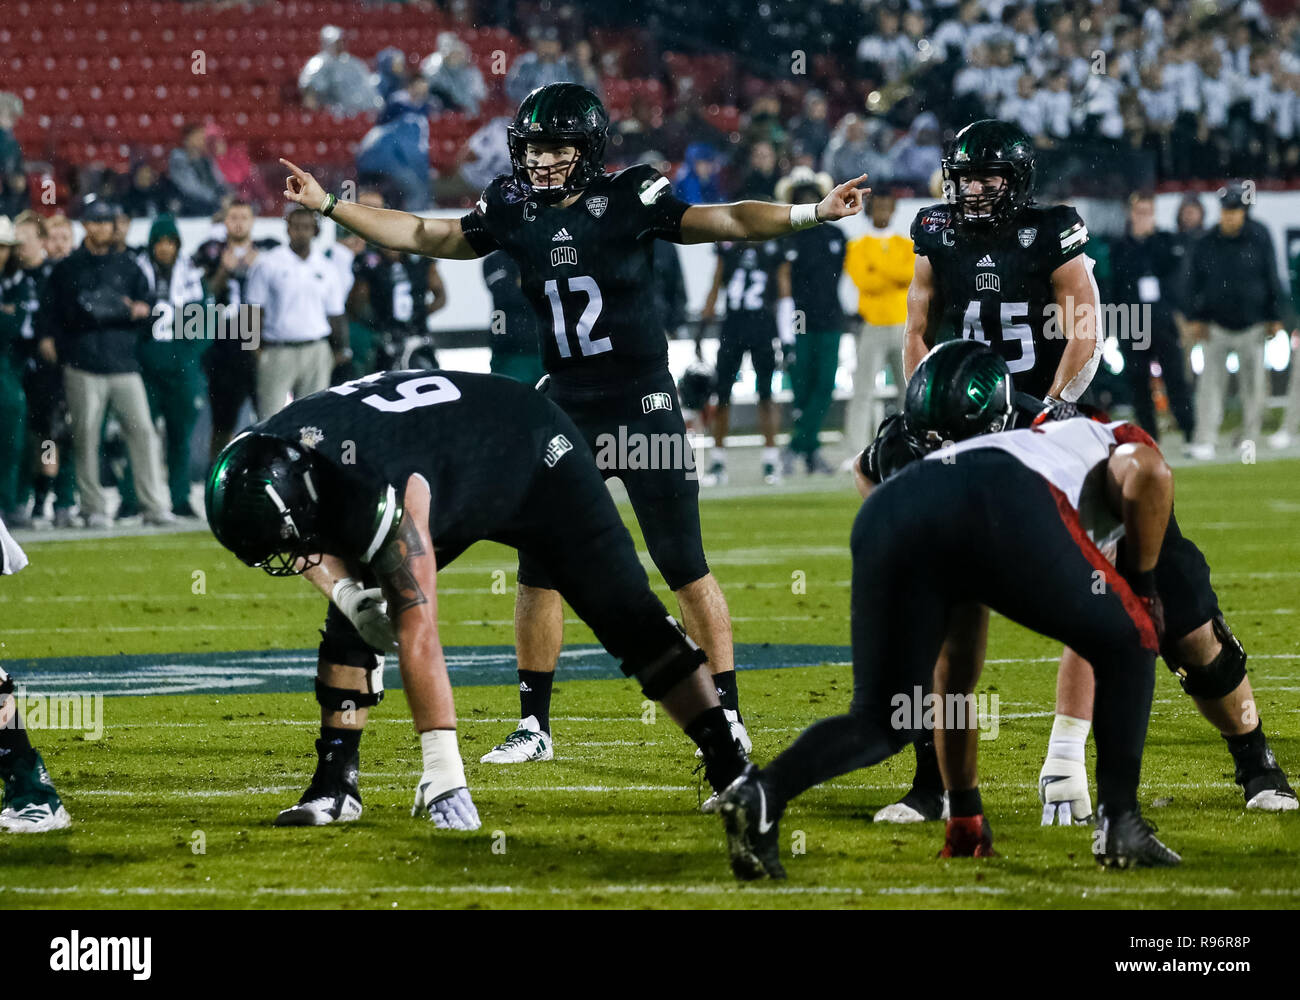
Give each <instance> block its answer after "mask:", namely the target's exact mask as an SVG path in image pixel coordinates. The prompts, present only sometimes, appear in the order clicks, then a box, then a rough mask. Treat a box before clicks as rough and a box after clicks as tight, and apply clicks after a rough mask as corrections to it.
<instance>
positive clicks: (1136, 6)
mask: <svg viewBox="0 0 1300 1000" xmlns="http://www.w3.org/2000/svg"><path fill="white" fill-rule="evenodd" d="M186 6H187V8H195V7H201V6H202V5H201V4H189V5H186ZM413 6H414V7H423V8H428V9H436V8H433V6H432V5H431V4H427V3H425V4H415V5H413ZM622 6H623V5H601V4H595V3H586V2H575V0H570V2H562V3H559V4H547V5H541V6H535V5H530V4H522V5H518V7H517V8H516V7H515V6H514V5H507V9H505V10H503V9H502V5H500V4H497V3H493V2H489V0H478V2H475V0H455V2H454V3H451V4H449V5H448V10H449V13H450V15H452V16H453V17H454V18H456V19H457V20H456V21H455V22H453V23H455V24H468V25H478V24H479V23H480V21H482V22H483V23H492V24H496V25H498V26H504V27H505V28H508V29H509V30H510V31H511V32H513V33H514V34H513V35H511V36H509V37H513V38H518V39H523V40H524V41H523V42H522V43H520V44H518V47H517V49H516V50H515V51H513V52H512V53H511V54H510V56H509V58H508V59H507V58H505V55H506V53H505V51H504V50H498V49H494V50H486V49H484V47H483V46H482V44H480V45H479V48H478V49H477V50H475V49H472V48H471V46H470V45H469V44H468V43H467V42H466V40H465V37H463V36H467V35H468V34H470V33H472V32H473V31H475V30H477V29H475V28H465V29H460V30H455V29H452V28H441V29H439V30H430V31H429V33H428V48H427V50H426V51H423V52H411V51H410V50H409V46H408V47H407V48H406V49H405V50H404V49H403V48H401V47H397V46H393V45H389V46H388V47H385V48H383V49H382V50H381V51H379V52H378V54H377V55H376V56H374V57H373V58H369V59H362V58H361V57H359V56H356V55H354V54H352V52H351V51H350V47H351V46H353V45H355V44H357V43H358V41H359V40H360V39H362V38H364V35H365V28H364V21H362V26H361V27H352V28H348V29H346V30H345V29H343V28H340V27H338V26H336V25H326V26H325V27H323V28H322V29H321V30H320V47H319V51H318V52H317V53H316V54H315V55H313V56H311V57H310V59H308V60H307V61H306V63H305V65H302V66H301V67H299V72H298V73H297V93H296V96H295V98H294V99H295V100H296V101H297V102H298V103H299V104H300V107H301V108H302V109H303V111H304V112H313V111H316V112H322V113H328V114H330V115H334V116H338V117H339V118H341V119H347V120H356V121H358V122H361V123H363V124H362V127H363V128H364V127H365V123H369V125H370V128H369V131H368V132H365V134H364V136H362V135H361V133H360V132H356V133H355V136H356V140H355V141H353V142H351V143H350V145H349V146H348V148H349V149H350V151H351V156H352V162H351V163H350V164H347V165H344V164H337V166H338V168H339V169H340V170H342V171H344V172H350V173H351V174H354V175H355V174H360V175H361V181H362V183H373V184H377V185H378V186H380V187H382V188H383V189H384V190H385V193H386V194H387V196H388V198H389V200H390V201H391V202H392V203H394V204H396V205H400V206H402V207H406V208H410V209H415V210H419V209H423V208H428V207H434V206H460V205H464V204H466V203H467V202H468V201H471V200H472V198H473V197H474V196H475V195H476V194H477V192H476V191H474V190H473V187H474V186H475V185H476V184H477V183H478V181H479V180H480V179H481V177H482V176H483V175H485V174H486V172H487V171H486V169H482V168H476V166H475V165H476V164H480V163H482V164H484V165H490V166H491V167H492V168H494V169H496V168H499V167H500V166H501V162H500V158H499V156H496V155H494V154H496V153H498V152H499V150H498V149H496V148H484V147H494V146H499V145H500V143H499V142H498V143H495V144H494V143H492V142H490V141H488V140H487V139H485V138H482V137H480V136H479V135H477V134H476V130H477V129H485V128H491V129H495V128H496V123H497V121H498V120H499V119H500V118H501V117H502V116H503V115H508V114H509V113H510V111H511V110H512V109H513V107H514V106H515V105H516V104H517V103H518V102H519V100H521V99H522V97H523V96H524V95H525V94H526V93H527V92H528V91H529V90H531V89H532V88H534V87H537V86H540V85H542V84H545V83H550V82H555V81H577V82H581V83H583V84H585V85H587V86H589V87H591V88H592V89H593V90H595V91H596V92H597V93H600V94H601V95H602V96H603V97H605V98H606V100H607V101H608V102H609V103H610V106H611V110H612V112H613V119H614V125H613V132H612V135H611V141H610V146H609V157H610V160H611V165H613V166H620V165H626V164H630V163H636V162H653V163H656V164H663V165H666V167H667V168H668V169H669V170H670V171H671V172H672V173H673V175H674V176H675V179H676V181H677V184H678V190H679V192H685V193H691V194H692V195H693V196H696V197H699V198H704V197H708V198H734V197H740V196H742V195H743V196H747V197H755V196H756V197H769V198H770V197H771V196H772V188H771V185H772V183H774V182H775V177H776V176H778V175H780V174H781V173H783V172H785V171H787V170H789V169H792V168H793V167H796V166H808V167H811V168H814V169H818V170H824V171H827V172H829V173H830V174H831V175H832V176H833V177H835V178H837V179H843V178H846V177H849V176H854V175H857V174H859V173H863V172H866V173H867V174H869V175H870V176H871V177H873V178H874V179H876V180H878V181H881V180H883V181H888V182H890V183H891V184H892V185H893V186H895V187H896V188H898V189H901V190H905V191H908V192H912V193H924V192H926V191H928V190H929V189H930V187H931V183H932V180H933V177H934V172H935V170H936V169H937V168H938V165H939V157H940V152H941V149H942V144H943V141H944V139H945V138H946V137H948V136H951V134H952V133H953V132H954V131H955V130H956V129H957V128H959V127H960V126H961V125H963V124H965V123H966V122H968V121H971V120H974V119H976V118H980V117H1001V118H1005V119H1010V120H1013V121H1015V122H1017V123H1018V124H1020V125H1021V126H1022V127H1023V128H1024V129H1025V130H1026V131H1027V132H1028V133H1029V134H1030V135H1032V136H1033V137H1034V139H1035V141H1036V143H1037V144H1038V146H1039V147H1040V149H1041V150H1042V151H1043V153H1044V156H1045V158H1046V159H1045V162H1048V163H1051V164H1053V165H1054V168H1053V169H1052V171H1051V173H1052V175H1053V176H1054V177H1055V178H1057V179H1058V180H1057V183H1058V186H1059V187H1060V188H1061V190H1060V191H1056V192H1052V194H1054V195H1058V196H1059V195H1062V194H1066V193H1070V192H1071V191H1072V192H1073V193H1090V192H1089V191H1088V190H1087V188H1088V187H1089V185H1090V184H1091V185H1092V186H1094V187H1100V188H1101V189H1103V190H1104V189H1106V188H1108V187H1109V188H1113V186H1114V180H1115V175H1116V174H1117V173H1119V174H1120V175H1122V181H1123V186H1125V187H1128V188H1130V189H1132V188H1136V187H1156V186H1159V185H1161V184H1166V183H1169V184H1178V183H1186V182H1196V181H1202V182H1205V184H1204V186H1206V187H1213V186H1216V185H1217V182H1218V181H1220V180H1222V179H1224V178H1227V177H1230V176H1245V177H1251V178H1255V179H1257V180H1261V181H1265V180H1268V179H1275V180H1278V181H1281V182H1286V181H1295V180H1296V179H1297V178H1300V123H1298V119H1300V12H1297V2H1296V0H1236V2H1229V3H1221V4H1214V5H1211V4H1203V3H1198V2H1195V0H1156V2H1153V3H1138V2H1136V0H1043V2H1038V3H1017V2H1012V0H952V2H945V0H936V2H927V3H921V2H919V0H910V2H903V3H899V4H897V5H894V4H891V3H877V2H874V0H873V2H870V3H868V2H865V0H863V2H853V0H801V2H799V3H794V2H789V0H769V2H766V3H764V4H761V5H750V4H739V3H737V2H734V0H727V2H723V3H720V4H717V5H710V6H709V8H708V9H707V10H697V9H694V6H693V5H691V6H688V5H686V4H684V3H681V2H678V0H645V2H644V3H640V4H638V5H636V12H635V13H636V20H635V21H633V20H632V19H631V17H632V15H631V13H630V8H628V9H621V8H622ZM751 8H752V9H751ZM494 30H495V29H494ZM678 50H680V51H678ZM17 82H19V83H20V82H21V80H18V81H17ZM236 82H237V81H236ZM15 89H16V90H17V91H18V95H15V94H6V95H3V96H2V97H0V209H3V210H5V211H6V212H7V213H8V214H9V215H10V216H11V217H12V216H13V215H15V214H17V212H18V211H21V210H22V209H23V208H27V207H37V208H39V205H34V204H33V202H34V192H33V191H32V190H31V187H30V177H29V176H28V175H27V174H26V173H25V172H24V170H23V155H22V150H21V149H20V148H19V145H18V143H17V140H16V139H15V137H14V124H15V122H16V121H17V120H18V119H19V118H20V117H21V116H22V109H23V102H22V100H21V92H22V90H23V88H22V87H21V86H17V87H15ZM448 128H450V129H451V132H450V133H449V132H448V131H447V129H448ZM182 131H183V134H182V135H181V136H179V138H180V142H179V144H178V145H177V146H176V148H175V149H173V150H172V151H171V153H170V155H166V156H162V157H159V156H149V155H147V153H146V152H145V151H137V152H133V153H132V155H133V156H134V157H135V160H134V162H132V163H130V164H129V166H128V167H126V168H122V167H121V165H119V166H118V167H117V168H114V169H102V170H98V171H96V170H94V169H83V170H81V171H79V172H78V174H77V176H75V177H74V178H72V179H71V185H72V191H71V194H72V195H77V194H84V193H89V192H94V193H97V194H100V195H101V196H105V197H112V198H114V199H116V200H118V201H124V202H128V203H130V204H131V205H133V206H135V207H136V210H138V211H140V212H143V213H147V214H156V213H158V212H162V211H171V212H179V213H181V214H186V215H189V214H201V215H206V214H210V213H211V212H212V211H213V210H214V209H215V207H216V206H217V205H218V204H219V203H220V199H221V196H222V194H224V193H226V192H232V193H237V194H238V195H239V196H240V197H243V198H246V199H249V200H251V201H253V202H254V203H256V204H258V205H259V206H261V207H263V208H265V209H269V208H270V207H271V206H272V204H273V203H274V188H275V187H276V183H275V181H274V176H275V175H276V174H277V173H278V167H277V166H276V164H275V160H274V157H273V156H272V154H273V153H274V152H275V151H274V149H273V148H272V147H271V144H270V143H267V142H264V141H255V142H253V143H252V146H253V149H252V151H250V144H249V142H248V141H246V137H245V136H242V135H240V134H239V133H238V132H237V130H236V128H234V127H232V126H231V125H230V124H229V123H226V124H225V125H224V127H222V126H219V125H217V124H213V123H212V122H210V121H203V120H201V119H197V118H196V119H195V120H194V121H193V122H192V123H190V124H187V125H185V126H183V129H182ZM349 134H351V133H349ZM449 134H450V135H454V136H455V137H456V138H455V139H454V140H448V139H447V138H446V136H447V135H449ZM471 136H473V137H474V138H475V139H476V140H478V141H469V140H470V137H471ZM448 142H451V145H452V148H451V149H450V151H449V150H448V148H447V145H448ZM154 148H155V149H156V148H157V147H154ZM132 149H133V150H134V149H135V147H132ZM254 152H255V153H257V154H258V155H257V156H254V155H253V153H254ZM56 166H57V165H56ZM92 167H93V165H92ZM268 180H270V181H271V182H270V183H268ZM1081 189H1082V190H1081Z"/></svg>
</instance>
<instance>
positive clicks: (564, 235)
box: [551, 229, 573, 243]
mask: <svg viewBox="0 0 1300 1000" xmlns="http://www.w3.org/2000/svg"><path fill="white" fill-rule="evenodd" d="M571 239H573V237H572V236H570V235H569V231H568V230H567V229H561V230H560V231H559V232H558V233H556V234H555V235H554V236H552V237H551V242H552V243H562V242H564V241H565V240H571Z"/></svg>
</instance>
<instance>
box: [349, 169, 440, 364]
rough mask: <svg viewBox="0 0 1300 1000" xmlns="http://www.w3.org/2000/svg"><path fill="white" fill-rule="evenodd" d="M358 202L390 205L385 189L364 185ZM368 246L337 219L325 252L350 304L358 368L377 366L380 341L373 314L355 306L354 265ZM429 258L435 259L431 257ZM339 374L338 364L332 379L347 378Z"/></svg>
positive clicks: (351, 338) (351, 336)
mask: <svg viewBox="0 0 1300 1000" xmlns="http://www.w3.org/2000/svg"><path fill="white" fill-rule="evenodd" d="M357 204H358V205H365V206H367V207H369V208H387V207H388V205H387V203H386V202H385V201H384V196H383V193H382V192H381V191H379V189H378V188H363V189H362V190H360V191H358V192H357ZM365 249H366V241H365V240H364V239H362V238H361V237H360V236H358V235H357V234H356V233H354V232H352V231H351V230H349V229H345V228H344V227H343V226H340V225H338V224H337V223H335V229H334V242H333V243H332V244H330V245H329V246H328V247H326V248H325V256H326V257H328V258H329V260H330V263H331V264H333V265H334V268H335V270H336V271H337V272H338V275H339V281H341V282H342V283H343V301H344V302H345V303H346V305H347V323H348V346H349V347H351V348H352V360H351V362H350V364H351V365H352V367H353V368H355V369H356V370H357V371H358V372H372V371H376V370H378V365H377V362H376V360H375V357H376V353H377V349H378V345H379V335H378V334H377V333H376V332H375V330H374V328H373V327H372V326H370V322H369V320H370V317H369V316H363V315H361V314H360V313H359V312H358V311H356V310H354V309H353V302H352V299H351V295H352V288H353V286H354V285H355V284H356V275H355V274H353V271H352V268H353V265H354V264H355V263H356V260H357V257H358V256H360V255H361V254H362V253H363V252H364V251H365ZM430 262H431V263H432V261H430ZM339 374H340V369H338V368H336V369H335V373H334V374H333V375H331V377H330V381H331V383H333V382H337V381H347V380H346V379H341V380H340V379H338V375H339Z"/></svg>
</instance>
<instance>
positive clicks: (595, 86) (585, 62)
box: [573, 38, 604, 99]
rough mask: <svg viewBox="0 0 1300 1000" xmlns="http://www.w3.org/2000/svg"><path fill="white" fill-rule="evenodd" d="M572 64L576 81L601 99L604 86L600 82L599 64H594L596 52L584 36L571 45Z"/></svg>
mask: <svg viewBox="0 0 1300 1000" xmlns="http://www.w3.org/2000/svg"><path fill="white" fill-rule="evenodd" d="M573 65H574V68H575V70H576V72H577V77H576V80H577V82H578V83H580V84H582V85H583V86H584V87H586V88H587V89H588V90H590V91H591V92H592V93H593V94H595V95H596V96H597V97H600V98H602V99H603V98H604V87H602V86H601V82H600V66H598V65H597V64H596V54H595V50H594V49H593V48H592V47H591V42H589V41H587V40H586V39H585V38H584V39H582V40H581V41H579V42H578V44H577V45H575V46H574V47H573Z"/></svg>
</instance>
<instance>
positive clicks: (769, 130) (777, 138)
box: [741, 94, 786, 183]
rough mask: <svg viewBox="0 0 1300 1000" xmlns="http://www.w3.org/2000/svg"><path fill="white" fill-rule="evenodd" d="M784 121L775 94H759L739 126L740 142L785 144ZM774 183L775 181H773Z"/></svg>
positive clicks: (775, 145) (778, 100) (776, 146)
mask: <svg viewBox="0 0 1300 1000" xmlns="http://www.w3.org/2000/svg"><path fill="white" fill-rule="evenodd" d="M785 139H786V135H785V121H784V120H783V119H782V117H781V99H780V98H779V97H777V96H776V95H775V94H760V95H759V96H758V97H756V98H754V103H753V104H751V105H750V106H749V113H748V114H747V115H745V122H744V124H743V125H742V126H741V144H742V145H744V146H750V147H752V146H753V145H754V143H757V142H770V143H771V144H772V146H773V148H775V149H781V148H782V147H784V146H785ZM774 183H775V181H774Z"/></svg>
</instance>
